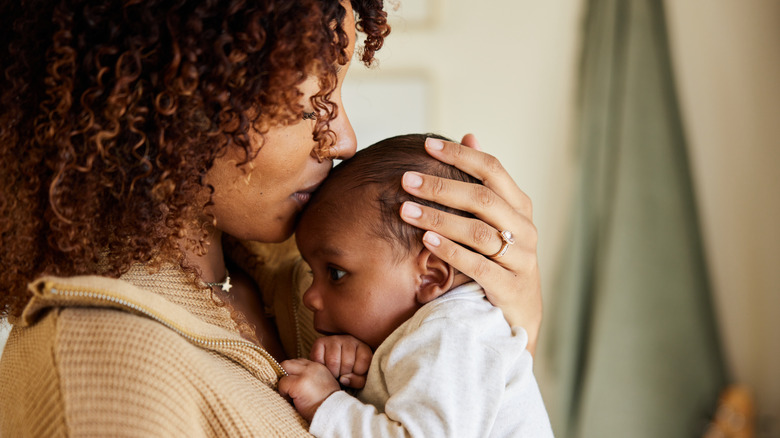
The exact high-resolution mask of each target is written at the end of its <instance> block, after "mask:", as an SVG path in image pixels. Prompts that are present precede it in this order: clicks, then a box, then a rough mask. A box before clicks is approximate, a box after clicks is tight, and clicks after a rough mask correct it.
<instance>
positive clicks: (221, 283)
mask: <svg viewBox="0 0 780 438" xmlns="http://www.w3.org/2000/svg"><path fill="white" fill-rule="evenodd" d="M206 286H209V287H216V286H218V287H221V288H222V290H223V291H225V292H230V288H231V287H233V285H232V284H230V272H228V270H227V266H226V267H225V281H218V282H214V283H206Z"/></svg>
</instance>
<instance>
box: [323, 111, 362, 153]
mask: <svg viewBox="0 0 780 438" xmlns="http://www.w3.org/2000/svg"><path fill="white" fill-rule="evenodd" d="M330 129H332V130H333V132H334V133H335V134H336V144H335V145H333V147H332V148H331V149H330V150H329V151H328V158H330V159H332V160H336V159H338V160H346V159H347V158H351V157H352V156H353V155H355V152H356V151H357V137H356V136H355V129H354V128H352V123H351V122H350V121H349V117H348V116H347V112H346V111H344V105H343V104H340V105H339V114H338V117H336V119H335V120H333V121H332V122H331V123H330Z"/></svg>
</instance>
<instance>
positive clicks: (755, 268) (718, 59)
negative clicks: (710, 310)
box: [666, 0, 780, 436]
mask: <svg viewBox="0 0 780 438" xmlns="http://www.w3.org/2000/svg"><path fill="white" fill-rule="evenodd" d="M666 3H667V17H668V21H669V31H670V35H671V38H672V41H673V60H674V63H675V70H676V71H675V72H676V74H677V81H678V83H677V85H678V90H679V93H680V99H681V104H682V109H683V117H684V119H685V120H684V122H685V126H686V129H687V134H688V138H689V143H690V147H691V157H692V165H693V172H694V177H695V183H696V189H697V196H698V202H699V208H700V213H701V221H702V226H703V229H704V237H705V245H706V249H707V256H708V262H709V267H710V272H711V277H712V280H713V283H714V288H715V295H716V302H717V307H718V308H717V311H718V316H719V319H720V322H721V330H722V338H723V341H724V346H725V350H726V354H727V358H728V362H729V366H730V368H731V371H732V374H733V377H734V378H735V379H736V380H737V381H740V382H744V383H747V384H749V385H750V386H752V388H753V389H754V391H755V393H756V396H757V399H758V401H759V404H760V407H761V410H762V412H763V414H764V419H763V421H764V423H765V425H764V427H765V429H769V428H770V427H771V428H772V429H771V430H772V432H770V431H769V430H767V431H766V432H765V436H778V435H780V427H779V426H778V425H777V422H778V421H780V315H779V313H780V2H778V1H771V0H740V1H731V0H718V1H714V2H713V1H705V0H690V1H667V2H666ZM770 414H771V415H773V416H774V420H773V421H774V425H769V421H770V418H769V415H770ZM770 434H771V435H770Z"/></svg>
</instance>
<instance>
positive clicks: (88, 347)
mask: <svg viewBox="0 0 780 438" xmlns="http://www.w3.org/2000/svg"><path fill="white" fill-rule="evenodd" d="M279 248H281V251H276V250H277V249H279ZM289 249H290V247H289V245H286V246H284V245H283V246H281V247H277V248H276V249H274V250H267V248H265V247H262V246H257V245H251V244H236V245H234V248H233V251H234V254H237V258H236V260H237V261H238V262H239V264H241V265H242V267H244V268H245V269H247V270H248V272H249V273H250V274H251V275H253V276H254V277H255V279H256V280H257V281H258V284H259V285H260V287H261V290H263V297H264V300H265V301H264V302H265V303H267V304H268V309H267V310H270V311H274V312H276V314H277V321H278V322H279V329H280V332H281V333H282V334H283V336H282V341H283V345H284V347H285V350H287V352H288V354H290V355H292V356H294V355H297V352H298V351H303V350H304V348H307V347H306V346H305V345H304V344H308V343H310V341H311V340H312V339H313V338H314V336H315V334H314V331H313V330H311V327H310V324H309V323H307V322H306V321H305V320H306V317H305V316H304V317H301V316H300V313H301V312H305V308H304V307H303V306H301V305H300V292H301V291H302V290H304V289H305V285H304V284H302V283H301V282H302V281H305V277H306V276H305V269H304V268H303V267H302V266H301V265H300V262H299V259H298V258H296V257H295V255H294V253H292V252H291V251H289ZM290 290H295V291H297V292H298V293H293V294H291V293H290ZM30 291H31V292H32V293H33V298H32V299H31V301H30V303H29V304H28V306H27V307H26V308H25V310H24V313H23V315H22V316H21V318H19V319H18V320H16V321H14V329H13V331H12V332H11V335H10V337H9V340H8V344H7V345H6V348H5V351H4V352H3V356H2V360H0V436H2V437H25V436H31V437H42V436H46V437H49V436H127V437H134V436H137V437H141V436H144V437H149V436H181V437H201V436H203V437H206V436H208V437H212V436H279V437H294V436H308V432H307V424H306V422H305V421H304V420H303V419H301V417H300V416H298V414H297V413H296V412H295V409H294V408H293V407H292V406H291V405H290V404H289V403H288V402H287V401H285V400H284V399H283V398H282V397H281V396H279V394H278V393H277V392H276V383H277V380H278V378H279V376H280V375H282V374H283V373H284V371H283V370H282V369H281V367H280V366H279V365H278V363H276V361H275V360H274V359H273V358H272V357H271V356H270V355H269V354H268V353H267V352H266V351H265V350H264V349H262V347H259V346H257V345H255V344H252V343H250V342H248V341H246V340H244V339H243V338H242V337H241V336H240V335H239V334H238V331H237V329H236V326H235V323H234V322H233V320H232V319H231V318H230V313H229V311H228V310H227V309H226V308H225V307H224V306H219V305H217V304H216V303H215V302H214V301H213V300H212V298H211V296H210V294H209V291H208V290H205V289H198V288H197V287H194V286H192V285H191V284H190V283H189V282H188V281H187V278H186V277H185V276H184V274H183V273H182V272H181V271H180V270H178V269H163V270H161V271H159V272H156V273H154V274H150V273H148V272H147V271H146V269H145V268H143V267H137V268H134V269H132V270H131V271H130V272H129V273H128V274H126V275H124V276H122V277H121V278H120V279H110V278H105V277H97V276H85V277H71V278H53V277H49V278H40V279H38V280H36V281H34V282H32V283H31V284H30ZM277 292H278V293H277Z"/></svg>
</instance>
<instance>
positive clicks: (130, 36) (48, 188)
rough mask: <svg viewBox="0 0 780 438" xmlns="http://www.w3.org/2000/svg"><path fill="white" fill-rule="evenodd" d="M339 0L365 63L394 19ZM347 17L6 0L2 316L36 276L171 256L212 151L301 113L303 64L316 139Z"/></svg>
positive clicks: (239, 7) (286, 10) (339, 12)
mask: <svg viewBox="0 0 780 438" xmlns="http://www.w3.org/2000/svg"><path fill="white" fill-rule="evenodd" d="M351 3H352V6H353V8H354V10H355V13H356V15H357V17H358V21H357V28H358V30H360V31H362V32H364V33H365V35H366V37H365V41H364V43H363V49H362V52H361V59H362V61H363V62H364V63H366V64H370V63H371V62H372V60H373V58H374V52H375V51H376V50H378V49H380V48H381V47H382V43H383V41H384V38H385V37H386V36H387V34H388V33H389V30H390V29H389V26H388V25H387V22H386V14H385V12H384V11H383V5H382V0H351ZM345 15H346V9H345V8H344V7H343V6H342V4H340V3H339V1H338V0H258V1H251V2H248V1H245V0H222V1H220V0H167V1H166V0H106V1H103V2H95V1H94V0H59V1H53V0H29V1H24V0H23V1H20V2H16V1H14V2H11V1H9V2H2V5H0V41H2V43H0V63H1V64H0V67H1V68H0V70H1V71H2V72H3V75H4V78H3V80H2V81H0V266H2V270H0V316H6V315H19V313H20V312H21V310H22V308H23V306H24V305H25V304H26V302H27V300H28V295H27V293H26V284H27V282H29V281H31V280H32V279H34V278H35V277H37V276H40V275H44V274H46V275H60V276H70V275H80V274H94V273H99V274H102V275H108V276H119V275H121V274H122V273H123V272H126V271H127V269H129V267H130V266H131V265H132V264H134V263H150V262H151V263H155V262H156V261H166V262H171V261H173V262H178V263H180V264H183V261H184V256H183V254H182V252H181V250H180V249H179V247H178V245H177V243H176V242H177V239H180V238H181V236H182V235H183V232H184V230H185V229H188V227H190V226H191V225H192V224H193V223H195V220H196V218H197V217H198V216H199V215H200V214H202V212H203V209H204V208H205V206H206V205H208V203H209V202H211V201H210V199H209V200H208V201H207V202H206V205H202V204H199V203H194V202H193V200H195V199H201V198H199V196H200V194H202V193H203V192H204V187H206V186H205V183H204V176H205V174H206V172H207V171H208V170H209V169H210V167H211V166H212V164H213V162H214V159H215V158H216V157H218V156H220V154H222V153H224V151H225V149H226V148H227V147H238V148H242V149H243V150H244V151H245V156H246V159H247V160H250V159H251V158H252V157H253V155H252V154H253V153H256V152H257V151H256V150H254V151H253V149H252V148H251V145H250V142H249V136H248V131H249V130H250V129H256V130H258V132H260V133H261V134H262V133H264V132H267V130H268V128H269V127H270V126H274V125H280V124H281V125H284V124H291V123H295V122H297V121H298V120H300V117H301V113H302V111H303V108H302V106H301V105H300V104H299V103H298V102H299V98H300V92H299V91H298V88H297V85H299V84H301V83H302V82H303V81H304V79H305V78H306V77H307V76H309V75H315V76H316V77H318V78H319V84H320V88H321V91H320V92H319V93H317V94H316V95H315V96H314V97H313V98H312V104H313V105H314V106H315V107H316V108H318V109H320V110H321V113H322V114H324V115H323V116H321V117H320V118H319V119H318V121H317V123H316V125H315V128H314V131H313V133H312V135H313V138H314V139H315V140H316V141H317V142H318V145H319V146H318V149H319V150H327V148H328V147H330V146H331V145H332V144H333V140H334V139H335V135H334V134H333V132H332V131H331V130H330V129H329V122H330V121H332V120H333V119H334V118H335V117H336V114H335V112H336V109H335V105H334V104H333V103H332V102H331V101H330V100H329V98H330V96H331V93H332V92H333V90H334V89H335V86H336V83H337V77H336V73H337V68H338V65H339V64H345V63H346V62H347V61H348V60H347V51H346V49H347V45H348V37H347V33H346V32H345V30H344V29H343V28H342V27H341V23H342V22H343V19H344V17H345ZM206 189H207V193H211V192H213V189H212V188H210V187H206ZM202 242H203V240H201V242H200V243H201V244H202Z"/></svg>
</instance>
